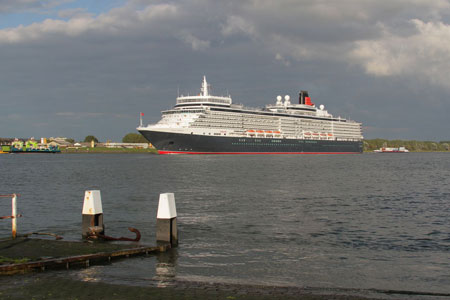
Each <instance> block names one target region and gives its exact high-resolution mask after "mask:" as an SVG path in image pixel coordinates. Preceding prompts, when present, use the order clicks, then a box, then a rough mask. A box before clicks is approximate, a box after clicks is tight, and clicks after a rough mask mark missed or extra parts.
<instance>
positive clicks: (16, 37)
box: [0, 0, 450, 141]
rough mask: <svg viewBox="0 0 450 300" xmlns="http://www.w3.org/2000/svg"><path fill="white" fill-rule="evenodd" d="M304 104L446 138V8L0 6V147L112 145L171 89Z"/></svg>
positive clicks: (162, 103) (365, 4) (267, 3)
mask: <svg viewBox="0 0 450 300" xmlns="http://www.w3.org/2000/svg"><path fill="white" fill-rule="evenodd" d="M204 75H205V76H206V78H207V80H208V82H209V83H210V84H211V86H212V90H213V93H214V94H217V95H226V94H230V95H231V97H232V99H233V102H234V103H242V104H244V105H245V106H250V107H263V106H265V105H266V104H272V103H275V101H276V96H277V95H283V96H284V95H290V96H291V99H293V100H292V101H295V100H294V99H297V98H298V92H299V91H300V90H308V92H309V95H310V96H311V100H312V101H313V102H314V103H316V104H323V105H325V108H326V109H327V110H328V111H329V112H330V113H331V114H333V115H334V116H341V117H345V118H350V119H352V120H355V121H358V122H361V123H362V125H363V135H364V137H365V138H367V139H372V138H386V139H417V140H433V141H441V140H450V133H449V132H450V130H449V129H450V125H449V123H450V122H449V120H450V117H449V113H450V2H449V1H447V0H390V1H379V0H339V1H336V0H277V1H273V0H228V1H216V0H165V1H163V0H154V1H151V0H149V1H144V0H108V1H107V0H95V1H91V0H48V1H38V0H0V137H21V138H28V137H32V136H33V137H35V138H39V137H56V136H62V137H68V138H74V139H75V140H82V139H84V137H85V136H87V135H94V136H96V137H97V138H98V139H99V140H100V141H107V140H112V141H121V139H122V137H123V136H124V135H126V134H127V133H130V132H137V131H136V127H137V126H138V125H139V113H140V112H143V113H144V123H145V124H148V123H156V122H157V121H159V119H160V117H161V111H162V110H166V109H170V108H171V107H173V105H174V104H175V98H176V97H177V94H178V91H179V92H180V93H182V94H187V93H190V94H196V93H198V92H199V91H200V85H201V81H202V78H203V76H204Z"/></svg>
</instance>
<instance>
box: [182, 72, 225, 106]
mask: <svg viewBox="0 0 450 300" xmlns="http://www.w3.org/2000/svg"><path fill="white" fill-rule="evenodd" d="M208 86H209V85H208V83H207V82H206V77H205V76H203V82H202V88H201V93H200V94H198V95H197V96H181V97H178V98H177V104H176V105H175V107H186V106H197V105H208V106H226V107H229V106H231V103H232V100H231V97H218V96H212V95H210V94H209V90H208Z"/></svg>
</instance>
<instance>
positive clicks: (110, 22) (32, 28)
mask: <svg viewBox="0 0 450 300" xmlns="http://www.w3.org/2000/svg"><path fill="white" fill-rule="evenodd" d="M176 15H177V7H176V6H174V5H169V4H156V5H149V6H147V7H146V8H145V9H144V10H132V9H130V7H127V6H125V7H122V8H116V9H112V10H111V11H110V12H108V13H104V14H101V15H99V16H96V17H94V16H92V15H89V14H88V15H76V16H74V17H72V18H71V19H69V20H67V21H63V20H55V19H46V20H44V21H43V22H41V23H33V24H31V25H28V26H22V25H21V26H18V27H15V28H7V29H3V30H0V44H2V43H26V42H29V41H36V40H39V39H43V38H52V37H54V36H58V35H65V36H79V35H81V34H83V33H87V32H89V33H99V34H117V33H119V32H121V33H127V32H128V31H130V30H131V31H133V30H135V29H136V27H146V26H149V27H150V26H151V25H152V24H154V23H157V22H159V21H161V19H165V18H168V19H171V18H173V17H175V16H176Z"/></svg>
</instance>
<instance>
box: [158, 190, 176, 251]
mask: <svg viewBox="0 0 450 300" xmlns="http://www.w3.org/2000/svg"><path fill="white" fill-rule="evenodd" d="M156 242H157V243H170V245H171V246H172V247H176V246H177V245H178V231H177V208H176V206H175V196H174V195H173V193H164V194H160V195H159V204H158V214H157V216H156Z"/></svg>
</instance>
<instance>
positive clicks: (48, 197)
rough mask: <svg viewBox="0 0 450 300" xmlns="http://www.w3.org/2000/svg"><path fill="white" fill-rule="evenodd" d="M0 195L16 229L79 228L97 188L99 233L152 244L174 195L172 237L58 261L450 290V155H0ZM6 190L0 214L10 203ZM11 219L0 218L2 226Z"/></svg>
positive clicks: (3, 229)
mask: <svg viewBox="0 0 450 300" xmlns="http://www.w3.org/2000/svg"><path fill="white" fill-rule="evenodd" d="M0 170H1V173H0V194H9V193H19V194H20V197H19V199H18V211H19V212H20V213H22V214H23V217H22V218H20V219H19V221H18V222H19V223H18V224H19V225H18V231H19V233H25V232H30V231H41V232H54V233H58V234H61V235H63V236H64V238H65V239H66V240H79V239H80V238H81V236H80V235H81V209H82V205H83V197H84V191H85V190H88V189H100V190H101V193H102V202H103V210H104V220H105V224H106V234H108V235H112V236H117V237H119V236H129V237H133V236H134V234H132V233H130V232H128V231H127V227H129V226H132V227H136V228H138V229H139V230H140V231H141V233H142V235H143V239H142V241H141V243H142V244H149V245H152V244H155V242H154V240H155V223H156V220H155V219H156V210H157V204H158V197H159V193H164V192H173V193H175V199H176V205H177V212H178V230H179V237H180V244H179V247H178V248H177V249H176V251H174V252H173V253H172V254H170V256H169V257H166V258H161V257H160V258H158V259H156V258H155V257H150V258H145V257H139V258H134V259H129V260H121V261H118V262H116V263H114V264H112V265H106V266H95V267H92V268H88V269H81V270H72V271H63V272H60V273H59V274H62V276H67V275H68V274H69V275H70V276H72V277H74V278H80V279H81V280H104V281H108V282H113V283H127V284H137V285H139V284H144V285H145V284H149V282H154V281H155V279H156V280H158V279H161V278H169V277H171V278H174V279H178V280H187V281H189V280H191V281H202V282H203V281H205V282H223V283H228V282H229V283H248V284H263V285H283V286H299V287H323V288H350V289H352V288H362V289H394V290H408V291H419V292H430V293H449V292H450V288H449V287H450V154H448V153H408V154H362V155H242V156H240V155H230V156H226V155H225V156H222V155H210V156H206V155H204V156H198V155H192V156H191V155H179V156H158V155H147V154H60V155H43V154H30V155H28V154H27V155H13V154H11V155H1V156H0ZM10 210H11V208H10V200H9V199H5V198H0V215H8V214H9V212H10ZM9 234H10V222H9V221H5V220H3V221H0V236H7V235H9Z"/></svg>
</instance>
